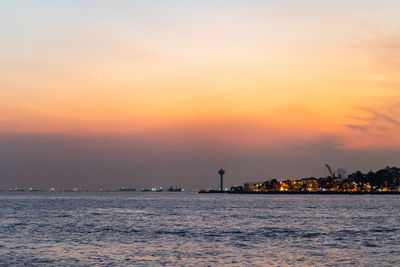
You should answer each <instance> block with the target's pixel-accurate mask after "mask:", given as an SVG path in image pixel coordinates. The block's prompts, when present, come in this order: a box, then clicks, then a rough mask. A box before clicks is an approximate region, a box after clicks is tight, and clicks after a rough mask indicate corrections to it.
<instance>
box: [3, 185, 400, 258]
mask: <svg viewBox="0 0 400 267" xmlns="http://www.w3.org/2000/svg"><path fill="white" fill-rule="evenodd" d="M399 211H400V196H398V195H386V196H379V195H355V196H350V195H228V194H197V193H169V192H165V193H142V192H99V193H91V192H78V193H72V192H71V193H50V192H0V265H24V264H27V265H34V266H35V265H36V266H46V265H48V266H54V265H70V266H71V265H73V266H88V265H93V264H94V265H99V266H102V265H104V266H120V265H139V266H141V265H142V266H147V265H153V266H154V265H174V266H176V265H178V266H183V265H184V266H199V265H200V266H204V265H211V266H217V265H229V266H235V265H237V266H243V265H247V266H248V265H250V264H251V265H255V266H257V265H259V266H266V265H267V266H286V265H296V266H342V265H346V266H347V265H354V266H395V265H397V266H398V264H399V263H400V252H399V251H400V250H399V247H400V216H399Z"/></svg>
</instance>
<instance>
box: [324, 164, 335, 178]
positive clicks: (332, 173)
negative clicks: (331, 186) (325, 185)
mask: <svg viewBox="0 0 400 267" xmlns="http://www.w3.org/2000/svg"><path fill="white" fill-rule="evenodd" d="M325 167H326V168H327V169H328V171H329V173H330V174H331V176H332V178H333V179H336V175H335V172H333V171H332V169H331V166H329V164H327V163H325Z"/></svg>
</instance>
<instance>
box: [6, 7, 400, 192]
mask: <svg viewBox="0 0 400 267" xmlns="http://www.w3.org/2000/svg"><path fill="white" fill-rule="evenodd" d="M399 10H400V2H399V1H397V0H385V1H376V0H374V1H372V0H363V1H361V0H359V1H358V0H346V1H344V0H335V1H333V0H332V1H316V0H308V1H298V0H297V1H295V0H291V1H289V0H282V1H255V0H247V1H244V0H243V1H235V0H231V1H222V0H221V1H215V0H214V1H167V0H166V1H155V0H147V1H71V0H70V1H11V0H10V1H2V3H1V4H0V32H1V34H0V149H1V151H0V154H1V155H0V188H1V187H7V186H30V185H32V186H38V187H45V186H48V185H50V184H52V185H54V186H59V187H71V186H82V187H88V188H97V187H112V186H114V187H118V186H120V185H123V184H125V185H134V186H137V187H147V186H158V185H160V186H169V185H173V184H180V185H182V186H185V187H188V188H200V187H212V186H215V187H216V186H217V185H216V184H217V182H218V177H217V174H216V171H217V169H218V168H220V167H222V166H225V167H226V168H227V176H226V177H227V178H226V179H227V183H228V185H232V184H235V183H238V184H240V183H243V182H247V181H250V180H252V181H257V180H260V181H262V180H265V179H267V178H270V177H276V176H279V177H287V178H298V176H300V177H304V176H317V177H319V176H323V175H324V174H325V171H324V169H323V163H325V162H328V161H329V163H330V164H331V165H333V166H334V167H335V168H338V167H342V168H345V169H347V170H348V171H349V172H353V171H355V170H357V169H360V170H362V171H369V170H370V169H375V170H376V169H377V168H383V167H385V166H386V165H397V166H399V165H400V134H399V132H400V97H399V96H400V18H399ZM229 177H230V178H229ZM229 179H230V180H229ZM2 181H3V182H2Z"/></svg>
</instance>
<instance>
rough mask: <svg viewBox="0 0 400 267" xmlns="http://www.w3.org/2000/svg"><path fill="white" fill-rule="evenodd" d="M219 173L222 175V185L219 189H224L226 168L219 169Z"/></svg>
mask: <svg viewBox="0 0 400 267" xmlns="http://www.w3.org/2000/svg"><path fill="white" fill-rule="evenodd" d="M218 174H219V176H220V177H221V181H220V182H221V185H220V188H219V190H221V191H224V174H225V170H224V169H220V170H219V171H218Z"/></svg>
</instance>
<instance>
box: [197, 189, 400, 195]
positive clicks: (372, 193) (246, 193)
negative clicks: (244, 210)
mask: <svg viewBox="0 0 400 267" xmlns="http://www.w3.org/2000/svg"><path fill="white" fill-rule="evenodd" d="M198 193H199V194H241V195H400V191H386V192H335V191H326V192H322V191H321V192H288V191H276V192H245V191H243V192H234V191H218V190H210V191H205V190H200V191H198Z"/></svg>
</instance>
